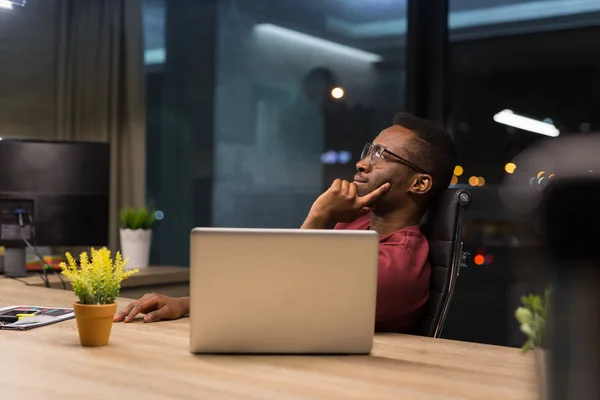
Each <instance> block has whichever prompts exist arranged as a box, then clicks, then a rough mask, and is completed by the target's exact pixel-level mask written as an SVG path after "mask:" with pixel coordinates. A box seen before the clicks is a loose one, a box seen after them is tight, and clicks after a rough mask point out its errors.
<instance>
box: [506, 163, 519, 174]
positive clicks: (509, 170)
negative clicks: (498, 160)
mask: <svg viewBox="0 0 600 400" xmlns="http://www.w3.org/2000/svg"><path fill="white" fill-rule="evenodd" d="M515 169H517V165H516V164H514V163H511V162H509V163H508V164H506V165H505V166H504V170H505V171H506V173H507V174H513V173H514V172H515Z"/></svg>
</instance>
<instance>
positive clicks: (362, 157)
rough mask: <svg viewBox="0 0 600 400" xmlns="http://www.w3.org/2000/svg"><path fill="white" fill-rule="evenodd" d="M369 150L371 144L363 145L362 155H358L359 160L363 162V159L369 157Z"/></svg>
mask: <svg viewBox="0 0 600 400" xmlns="http://www.w3.org/2000/svg"><path fill="white" fill-rule="evenodd" d="M370 150H371V143H367V144H365V147H363V151H362V153H360V159H361V160H364V159H365V157H367V156H368V155H369V151H370Z"/></svg>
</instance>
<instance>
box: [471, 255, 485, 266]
mask: <svg viewBox="0 0 600 400" xmlns="http://www.w3.org/2000/svg"><path fill="white" fill-rule="evenodd" d="M473 261H474V262H475V264H477V265H483V263H485V257H484V256H483V254H477V255H476V256H475V257H473Z"/></svg>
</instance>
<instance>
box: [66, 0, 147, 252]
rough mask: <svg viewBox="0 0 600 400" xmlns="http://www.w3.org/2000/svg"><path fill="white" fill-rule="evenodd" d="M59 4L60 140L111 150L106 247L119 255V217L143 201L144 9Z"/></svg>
mask: <svg viewBox="0 0 600 400" xmlns="http://www.w3.org/2000/svg"><path fill="white" fill-rule="evenodd" d="M59 1H60V13H59V22H60V23H59V41H58V54H59V56H58V91H57V93H58V99H57V110H58V115H57V136H58V139H59V140H76V141H100V142H109V143H110V149H111V170H110V177H111V179H110V182H111V186H110V242H109V245H110V248H111V249H115V250H116V249H117V248H118V243H119V240H118V227H119V218H118V214H119V210H120V209H121V208H122V207H124V206H140V205H143V204H144V202H145V187H146V176H145V171H146V166H145V160H146V126H145V105H144V104H145V97H144V96H145V95H144V64H143V62H144V61H143V54H144V46H143V26H142V4H141V0H59ZM82 223H85V222H83V221H82Z"/></svg>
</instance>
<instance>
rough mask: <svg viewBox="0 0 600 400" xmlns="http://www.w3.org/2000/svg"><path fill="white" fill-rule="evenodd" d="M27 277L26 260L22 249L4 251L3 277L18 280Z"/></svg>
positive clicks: (11, 248)
mask: <svg viewBox="0 0 600 400" xmlns="http://www.w3.org/2000/svg"><path fill="white" fill-rule="evenodd" d="M24 276H27V258H26V257H25V248H24V247H19V248H15V247H7V248H5V249H4V277H5V278H20V277H24Z"/></svg>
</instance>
